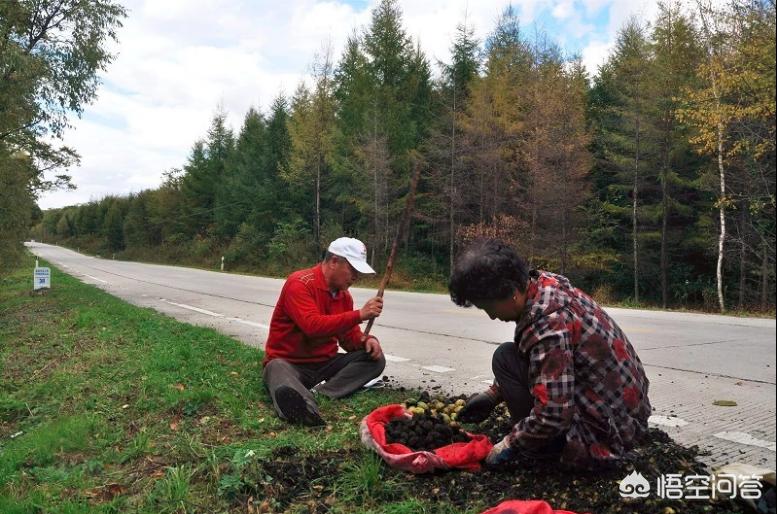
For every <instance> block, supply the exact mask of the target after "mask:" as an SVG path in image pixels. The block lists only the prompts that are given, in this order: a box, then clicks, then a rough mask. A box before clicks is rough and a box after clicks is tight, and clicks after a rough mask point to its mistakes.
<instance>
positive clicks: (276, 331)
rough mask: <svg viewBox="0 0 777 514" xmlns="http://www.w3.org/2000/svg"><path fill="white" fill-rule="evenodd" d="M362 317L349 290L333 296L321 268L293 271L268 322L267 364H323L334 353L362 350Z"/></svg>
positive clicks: (265, 358)
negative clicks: (283, 361)
mask: <svg viewBox="0 0 777 514" xmlns="http://www.w3.org/2000/svg"><path fill="white" fill-rule="evenodd" d="M360 323H361V316H360V315H359V311H358V310H354V308H353V298H352V297H351V293H349V292H348V291H338V292H337V294H336V295H335V296H334V297H333V296H332V293H331V292H330V291H329V288H328V287H327V285H326V281H325V280H324V272H323V270H322V269H321V265H320V264H319V265H316V266H314V267H312V268H309V269H304V270H300V271H295V272H294V273H292V274H291V275H289V277H288V278H287V279H286V283H285V284H283V289H282V290H281V296H280V297H279V298H278V303H276V304H275V310H274V311H273V314H272V320H271V321H270V334H269V335H268V336H267V342H266V343H265V346H264V351H265V356H264V364H265V365H266V364H267V363H268V362H270V361H271V360H273V359H276V358H281V359H285V360H287V361H289V362H292V363H311V362H323V361H326V360H329V359H331V358H332V357H334V356H335V354H336V353H337V345H338V343H339V344H340V346H342V347H343V349H345V350H346V351H354V350H359V349H361V348H363V347H364V344H363V343H362V341H361V338H362V335H363V334H362V331H361V329H360V328H359V324H360Z"/></svg>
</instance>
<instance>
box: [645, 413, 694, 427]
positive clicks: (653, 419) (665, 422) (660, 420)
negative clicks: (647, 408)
mask: <svg viewBox="0 0 777 514" xmlns="http://www.w3.org/2000/svg"><path fill="white" fill-rule="evenodd" d="M648 423H653V424H655V425H661V426H663V427H674V428H679V427H684V426H685V425H687V424H688V422H687V421H685V420H684V419H680V418H673V417H669V416H658V415H655V416H650V417H649V418H648Z"/></svg>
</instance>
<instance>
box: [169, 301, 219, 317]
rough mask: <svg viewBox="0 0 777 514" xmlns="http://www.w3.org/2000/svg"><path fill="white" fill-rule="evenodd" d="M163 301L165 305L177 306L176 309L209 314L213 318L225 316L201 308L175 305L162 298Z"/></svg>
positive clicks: (182, 304)
mask: <svg viewBox="0 0 777 514" xmlns="http://www.w3.org/2000/svg"><path fill="white" fill-rule="evenodd" d="M162 301H163V302H165V303H169V304H170V305H175V306H176V307H180V308H182V309H189V310H190V311H194V312H199V313H201V314H207V315H208V316H213V317H214V318H223V317H224V315H223V314H219V313H218V312H213V311H209V310H205V309H200V308H199V307H192V306H191V305H186V304H185V303H175V302H171V301H169V300H165V299H164V298H162Z"/></svg>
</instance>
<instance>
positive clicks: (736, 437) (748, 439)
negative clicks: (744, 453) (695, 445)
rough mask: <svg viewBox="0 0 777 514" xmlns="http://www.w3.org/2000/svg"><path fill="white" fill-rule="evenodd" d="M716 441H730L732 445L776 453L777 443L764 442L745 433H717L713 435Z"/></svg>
mask: <svg viewBox="0 0 777 514" xmlns="http://www.w3.org/2000/svg"><path fill="white" fill-rule="evenodd" d="M713 436H714V437H717V438H718V439H723V440H724V441H731V442H734V443H740V444H746V445H748V446H758V447H759V448H766V449H767V450H771V451H777V443H775V442H774V441H765V440H763V439H758V438H756V437H753V436H751V435H750V434H748V433H746V432H718V433H717V434H713Z"/></svg>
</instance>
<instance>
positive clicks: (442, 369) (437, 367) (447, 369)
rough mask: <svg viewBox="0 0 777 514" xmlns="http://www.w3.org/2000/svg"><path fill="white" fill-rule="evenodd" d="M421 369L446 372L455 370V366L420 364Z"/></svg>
mask: <svg viewBox="0 0 777 514" xmlns="http://www.w3.org/2000/svg"><path fill="white" fill-rule="evenodd" d="M421 368H423V369H427V370H429V371H434V372H435V373H447V372H448V371H456V368H446V367H445V366H437V365H435V366H421Z"/></svg>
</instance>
